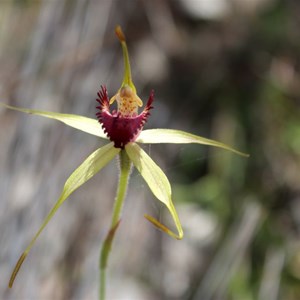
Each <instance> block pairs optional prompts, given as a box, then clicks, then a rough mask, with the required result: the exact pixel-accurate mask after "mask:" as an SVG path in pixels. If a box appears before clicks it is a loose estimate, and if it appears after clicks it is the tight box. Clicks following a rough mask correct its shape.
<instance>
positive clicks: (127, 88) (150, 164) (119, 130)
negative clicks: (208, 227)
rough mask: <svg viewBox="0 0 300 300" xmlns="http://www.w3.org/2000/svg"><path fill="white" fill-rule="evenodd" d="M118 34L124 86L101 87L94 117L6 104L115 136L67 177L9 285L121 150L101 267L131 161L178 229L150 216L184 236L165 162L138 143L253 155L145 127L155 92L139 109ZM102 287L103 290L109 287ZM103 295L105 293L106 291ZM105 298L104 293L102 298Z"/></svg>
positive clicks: (177, 235) (118, 31)
mask: <svg viewBox="0 0 300 300" xmlns="http://www.w3.org/2000/svg"><path fill="white" fill-rule="evenodd" d="M115 32H116V35H117V37H118V39H119V41H120V43H121V46H122V50H123V57H124V70H125V71H124V78H123V82H122V85H121V87H120V89H119V90H118V91H117V93H116V94H115V95H114V96H113V97H112V98H111V99H109V97H108V92H107V89H106V87H105V86H102V87H101V90H100V91H99V92H98V98H97V102H98V103H99V105H98V106H97V113H96V115H97V118H98V120H96V119H90V118H87V117H84V116H78V115H71V114H61V113H56V112H48V111H39V110H32V109H26V108H19V107H13V106H9V105H6V104H2V105H4V106H5V107H6V108H8V109H12V110H16V111H20V112H24V113H28V114H33V115H38V116H42V117H46V118H51V119H55V120H58V121H61V122H63V123H65V124H66V125H68V126H71V127H73V128H76V129H79V130H81V131H84V132H87V133H89V134H92V135H95V136H97V137H100V138H103V139H108V140H110V142H109V143H108V144H106V145H105V146H103V147H101V148H99V149H97V150H96V151H95V152H93V153H92V154H90V155H89V156H88V157H87V158H86V159H85V161H84V162H83V163H82V164H81V165H80V166H79V167H78V168H77V169H76V170H75V171H74V172H73V173H72V174H71V176H70V177H69V178H68V179H67V181H66V182H65V185H64V187H63V190H62V193H61V195H60V197H59V199H58V200H57V202H56V203H55V205H54V206H53V208H52V210H51V211H50V212H49V214H48V215H47V216H46V218H45V220H44V221H43V223H42V225H41V227H40V229H39V230H38V231H37V233H36V235H35V236H34V237H33V239H32V240H31V242H30V243H29V245H28V246H27V248H26V249H25V251H24V252H23V254H22V255H21V257H20V259H19V261H18V262H17V264H16V266H15V269H14V271H13V273H12V275H11V279H10V282H9V286H10V287H12V285H13V282H14V279H15V277H16V275H17V273H18V271H19V269H20V267H21V265H22V263H23V261H24V259H25V258H26V256H27V254H28V253H29V251H30V249H31V248H32V247H33V245H34V244H35V242H36V240H37V238H38V237H39V235H40V234H41V232H42V231H43V229H44V228H45V226H46V225H47V224H48V222H49V221H50V219H51V218H52V217H53V215H54V214H55V212H56V211H57V210H58V208H59V207H60V206H61V205H62V204H63V202H64V201H65V200H66V199H67V198H68V197H69V196H70V195H71V194H72V193H73V192H74V191H75V190H76V189H77V188H79V187H80V186H81V185H83V184H84V183H85V182H87V181H88V180H89V179H90V178H92V177H93V176H94V175H96V174H97V173H98V172H99V171H100V170H101V169H102V168H103V167H104V166H105V165H107V164H108V163H109V162H110V161H111V160H112V159H114V158H115V157H116V156H117V155H119V156H120V178H119V186H118V191H117V196H116V201H115V206H114V212H113V217H112V224H111V229H110V231H109V233H108V235H107V237H106V239H105V241H104V244H103V248H102V252H101V256H100V268H101V270H105V268H106V264H107V258H108V254H109V251H110V248H111V244H112V240H113V237H114V234H115V231H116V229H117V227H118V225H119V221H120V212H121V209H122V204H123V199H124V198H125V194H126V189H127V183H128V179H129V176H130V170H131V166H132V164H133V165H134V166H135V167H136V169H137V170H138V171H139V172H140V174H141V175H142V177H143V178H144V180H145V181H146V183H147V184H148V186H149V188H150V190H151V191H152V193H153V194H154V196H155V197H156V198H157V199H158V200H160V201H161V202H162V203H163V204H164V205H165V206H166V207H167V209H168V210H169V212H170V214H171V216H172V219H173V221H174V224H175V227H176V231H177V232H174V231H172V230H170V229H169V228H168V227H167V226H165V225H163V224H161V223H160V222H159V221H158V220H156V219H155V218H153V217H151V216H149V215H145V217H146V218H147V219H148V220H149V221H150V222H151V223H152V224H153V225H155V226H156V227H157V228H159V229H160V230H162V231H164V232H166V233H167V234H168V235H170V236H171V237H173V238H175V239H182V237H183V230H182V227H181V223H180V221H179V217H178V215H177V212H176V210H175V207H174V205H173V202H172V192H171V186H170V183H169V181H168V179H167V177H166V175H165V174H164V172H163V171H162V170H161V168H160V167H159V166H158V165H157V164H156V163H155V162H154V161H153V160H152V159H151V158H150V156H149V155H148V154H147V153H146V152H145V151H144V150H143V149H142V148H141V147H140V146H139V144H157V143H174V144H190V143H196V144H202V145H209V146H215V147H219V148H223V149H226V150H229V151H232V152H234V153H236V154H239V155H242V156H248V155H247V154H244V153H242V152H239V151H237V150H235V149H233V148H232V147H230V146H227V145H225V144H223V143H220V142H217V141H214V140H210V139H206V138H203V137H200V136H197V135H194V134H191V133H187V132H184V131H180V130H173V129H148V130H142V129H143V126H144V124H145V123H146V121H147V118H148V117H149V115H150V110H151V109H152V108H153V107H152V103H153V100H154V92H153V91H151V92H150V96H149V99H148V101H147V104H146V105H145V108H144V109H143V111H142V112H141V113H138V108H139V107H142V105H143V102H142V100H141V99H140V98H139V96H138V95H137V92H136V88H135V86H134V84H133V82H132V79H131V70H130V64H129V56H128V51H127V46H126V40H125V36H124V34H123V32H122V30H121V28H120V26H117V27H116V29H115ZM114 101H116V102H117V110H112V111H111V109H110V105H111V104H112V103H113V102H114ZM102 275H103V279H102V284H103V285H104V284H105V282H104V280H105V276H104V272H103V273H102ZM101 293H103V294H104V291H102V292H101ZM103 298H104V297H103ZM101 299H102V298H101Z"/></svg>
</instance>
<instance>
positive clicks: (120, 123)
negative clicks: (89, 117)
mask: <svg viewBox="0 0 300 300" xmlns="http://www.w3.org/2000/svg"><path fill="white" fill-rule="evenodd" d="M98 97H99V98H98V99H97V101H98V102H99V106H98V107H97V108H98V109H99V112H97V114H96V116H97V118H98V120H99V122H100V124H101V125H102V128H103V130H104V132H105V133H106V134H107V136H108V137H109V139H110V140H111V141H112V142H114V144H115V147H116V148H122V149H123V148H124V146H125V145H126V144H127V143H129V142H132V141H134V140H135V139H136V137H137V136H138V135H139V134H140V132H141V130H142V129H143V127H144V125H145V123H146V121H147V118H148V116H149V115H150V110H151V109H152V102H153V99H154V92H153V91H152V92H151V94H150V96H149V99H148V102H147V104H146V106H145V108H144V110H143V111H142V112H141V113H140V114H139V115H136V116H131V117H130V116H123V115H122V114H120V113H118V112H115V111H113V112H112V113H111V112H110V111H109V98H108V94H107V90H106V87H105V86H102V87H101V90H100V91H99V92H98Z"/></svg>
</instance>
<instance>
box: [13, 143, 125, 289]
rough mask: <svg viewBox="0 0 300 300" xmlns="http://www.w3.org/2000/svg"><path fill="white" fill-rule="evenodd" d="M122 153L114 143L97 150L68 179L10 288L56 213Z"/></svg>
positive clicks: (23, 256) (24, 256)
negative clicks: (81, 187) (68, 199)
mask: <svg viewBox="0 0 300 300" xmlns="http://www.w3.org/2000/svg"><path fill="white" fill-rule="evenodd" d="M119 152H120V149H117V148H114V146H113V143H109V144H107V145H105V146H103V147H101V148H99V149H97V150H96V151H95V152H93V153H92V154H91V155H90V156H89V157H88V158H87V159H86V160H85V161H84V162H83V163H82V164H81V165H80V166H79V167H78V168H77V169H76V170H75V171H74V172H73V173H72V174H71V176H70V177H69V178H68V179H67V181H66V183H65V185H64V188H63V191H62V193H61V195H60V197H59V199H58V201H57V202H56V203H55V205H54V206H53V208H52V209H51V211H50V212H49V214H48V215H47V217H46V218H45V220H44V221H43V223H42V225H41V227H40V229H39V230H38V232H37V233H36V235H35V236H34V238H33V239H32V240H31V242H30V244H29V245H28V247H27V248H26V249H25V251H24V252H23V254H22V255H21V257H20V259H19V261H18V262H17V264H16V266H15V268H14V271H13V273H12V275H11V278H10V281H9V287H12V285H13V282H14V280H15V277H16V275H17V273H18V271H19V269H20V267H21V265H22V263H23V261H24V259H25V258H26V256H27V254H28V253H29V251H30V249H31V248H32V246H33V245H34V243H35V242H36V240H37V238H38V237H39V235H40V233H41V232H42V231H43V229H44V228H45V227H46V225H47V224H48V222H49V221H50V220H51V218H52V217H53V215H54V214H55V212H56V211H57V210H58V208H59V207H60V206H61V205H62V204H63V202H64V201H65V200H66V199H67V198H68V197H69V196H70V195H71V194H72V193H73V192H74V191H75V190H76V189H77V188H79V187H80V186H81V185H82V184H84V183H85V182H87V181H88V180H89V179H90V178H92V177H93V176H94V175H95V174H97V173H98V172H99V171H100V170H101V169H102V168H103V167H104V166H105V165H106V164H108V163H109V162H110V161H111V160H112V159H113V158H114V157H115V156H116V155H117V154H118V153H119Z"/></svg>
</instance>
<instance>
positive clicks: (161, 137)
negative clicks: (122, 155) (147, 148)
mask: <svg viewBox="0 0 300 300" xmlns="http://www.w3.org/2000/svg"><path fill="white" fill-rule="evenodd" d="M136 142H138V143H143V144H162V143H170V144H201V145H207V146H214V147H218V148H223V149H225V150H228V151H231V152H234V153H236V154H238V155H241V156H244V157H249V154H247V153H243V152H240V151H238V150H236V149H234V148H232V147H231V146H228V145H226V144H224V143H221V142H218V141H214V140H210V139H207V138H204V137H201V136H198V135H195V134H191V133H188V132H185V131H181V130H174V129H147V130H144V131H142V132H141V134H140V135H139V137H138V138H137V139H136Z"/></svg>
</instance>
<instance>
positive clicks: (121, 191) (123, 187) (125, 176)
mask: <svg viewBox="0 0 300 300" xmlns="http://www.w3.org/2000/svg"><path fill="white" fill-rule="evenodd" d="M130 170H131V161H130V159H129V157H128V156H127V153H126V152H125V150H122V151H121V152H120V176H119V185H118V190H117V195H116V198H115V203H114V209H113V215H112V220H111V226H110V229H109V231H108V233H107V235H106V238H105V240H104V242H103V245H102V248H101V253H100V262H99V263H100V287H99V299H100V300H104V299H105V291H106V268H107V262H108V257H109V254H110V251H111V247H112V242H113V239H114V236H115V233H116V230H117V228H118V226H119V223H120V215H121V211H122V207H123V203H124V199H125V196H126V191H127V186H128V181H129V176H130Z"/></svg>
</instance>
